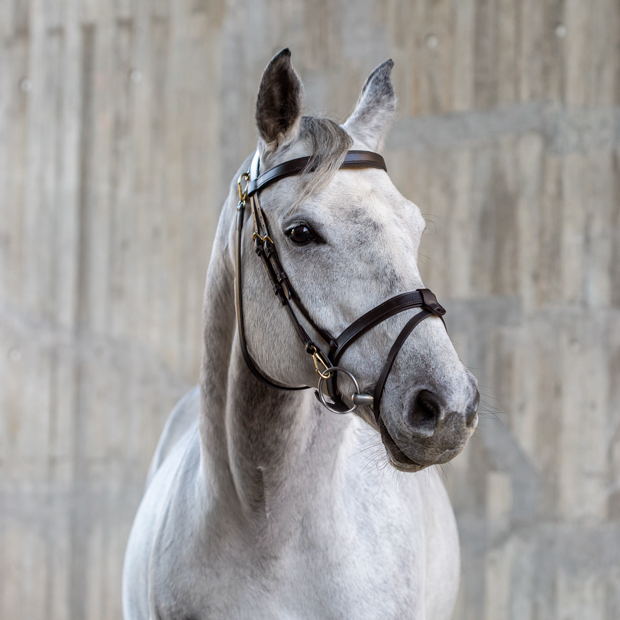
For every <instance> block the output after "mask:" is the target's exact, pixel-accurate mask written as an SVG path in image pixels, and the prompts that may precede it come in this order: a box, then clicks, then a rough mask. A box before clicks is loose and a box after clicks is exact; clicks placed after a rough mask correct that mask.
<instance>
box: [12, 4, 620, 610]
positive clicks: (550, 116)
mask: <svg viewBox="0 0 620 620" xmlns="http://www.w3.org/2000/svg"><path fill="white" fill-rule="evenodd" d="M0 41H1V46H0V209H1V214H0V618H2V619H3V620H17V619H18V618H29V619H30V620H36V619H43V618H46V619H47V618H49V619H58V620H67V619H71V620H85V619H88V620H91V619H92V620H94V619H112V618H119V617H120V571H121V561H122V556H123V550H124V546H125V541H126V538H127V534H128V530H129V527H130V524H131V520H132V517H133V514H134V511H135V509H136V507H137V504H138V502H139V498H140V495H141V490H142V485H143V480H144V474H145V472H146V469H147V466H148V462H149V458H150V456H151V454H152V451H153V448H154V446H155V443H156V441H157V437H158V434H159V432H160V429H161V428H162V426H163V423H164V420H165V418H166V416H167V414H168V412H169V411H170V409H171V407H172V405H173V404H174V402H175V400H176V399H177V398H178V397H180V396H181V395H182V394H183V392H184V391H185V390H186V389H187V388H189V387H190V386H191V385H193V384H194V383H195V382H196V381H197V377H198V365H199V360H200V355H201V336H200V314H201V297H202V290H203V283H204V276H205V272H206V268H207V264H208V257H209V249H210V243H211V239H212V236H213V232H214V226H215V223H216V221H217V218H218V212H219V209H220V205H221V203H222V200H223V198H224V195H225V190H226V186H227V183H228V181H229V179H230V177H231V176H232V174H233V172H234V171H235V169H236V167H237V165H238V163H239V162H240V161H241V160H242V158H244V157H245V156H246V155H247V154H248V153H249V152H250V150H251V148H252V145H253V142H254V137H255V130H254V127H253V120H252V116H253V115H252V112H253V110H252V107H253V98H254V94H255V91H256V88H257V84H258V80H259V77H260V74H261V71H262V69H263V67H264V66H265V64H266V62H267V61H268V59H269V58H270V57H271V55H272V54H273V53H274V52H275V51H277V50H279V49H280V48H281V47H284V46H285V45H287V46H290V47H291V49H292V50H293V59H294V62H295V65H296V67H297V68H298V70H299V72H300V73H301V75H302V77H303V79H304V81H305V83H306V88H307V100H308V107H309V109H310V110H313V111H319V112H322V113H326V114H328V115H331V116H333V117H335V118H337V119H343V118H344V117H345V116H346V114H347V112H348V111H349V110H350V109H351V107H352V106H353V104H354V102H355V99H356V97H357V94H358V92H359V89H360V87H361V84H362V82H363V80H364V78H365V76H366V75H367V74H368V73H369V72H370V70H372V68H373V67H374V66H376V65H377V64H378V63H379V62H381V61H383V60H385V59H386V58H389V57H392V58H394V60H395V62H396V66H395V69H394V82H395V86H396V90H397V93H398V95H399V98H400V106H399V118H398V121H397V123H396V126H395V128H394V131H393V133H392V137H391V139H390V142H389V144H388V148H387V160H388V165H389V167H390V171H391V175H392V178H393V179H394V181H395V183H396V185H397V186H398V187H399V188H400V189H401V191H402V192H403V193H404V194H405V195H406V196H408V197H409V198H411V199H412V200H414V201H415V202H416V203H417V204H418V205H420V207H421V209H422V212H423V213H424V214H425V216H426V218H427V219H428V220H429V227H428V233H427V234H426V235H425V238H424V243H423V248H422V255H423V258H422V271H423V275H424V277H425V282H426V283H427V284H428V285H429V286H431V287H432V288H433V290H434V291H436V292H437V294H438V296H439V298H440V299H441V300H442V301H445V302H446V305H447V306H448V308H449V311H450V312H449V315H448V322H449V326H450V329H451V334H452V337H453V339H454V341H455V342H456V344H457V346H458V348H459V351H460V353H461V355H462V356H463V358H464V360H465V361H466V363H467V364H468V365H469V366H470V367H472V368H473V369H474V372H475V373H476V374H477V376H478V377H479V379H480V383H481V385H482V386H483V387H482V391H483V393H484V400H485V403H486V404H485V406H484V408H485V411H486V412H487V413H488V415H487V416H485V418H484V419H483V420H482V422H481V424H480V428H479V430H478V432H477V433H476V435H475V437H474V439H473V441H472V443H471V445H470V446H469V447H468V448H467V450H466V451H465V452H464V454H463V455H461V456H460V457H459V458H458V459H456V460H455V461H454V463H453V465H452V466H450V467H448V468H446V470H445V476H446V480H447V483H448V486H449V488H450V492H451V494H452V497H453V501H454V506H455V509H456V512H457V516H458V519H459V523H460V531H461V537H462V548H463V580H462V588H461V594H460V598H459V603H458V609H457V612H456V614H455V617H456V618H458V619H459V620H465V619H467V620H481V619H484V620H504V619H511V620H569V619H573V618H574V619H579V620H599V619H600V620H602V619H606V620H617V618H620V430H619V427H620V173H619V168H620V3H619V2H618V0H591V1H588V2H586V1H585V0H418V1H413V0H412V1H406V0H383V1H374V2H373V1H370V0H341V1H331V2H329V1H328V0H315V1H312V2H309V1H306V2H303V1H302V0H0Z"/></svg>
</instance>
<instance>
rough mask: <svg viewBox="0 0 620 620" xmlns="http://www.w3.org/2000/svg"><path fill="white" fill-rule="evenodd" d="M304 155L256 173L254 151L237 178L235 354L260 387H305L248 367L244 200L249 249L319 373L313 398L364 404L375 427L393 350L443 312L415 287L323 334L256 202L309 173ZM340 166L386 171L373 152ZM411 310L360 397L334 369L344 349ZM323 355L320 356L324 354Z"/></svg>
mask: <svg viewBox="0 0 620 620" xmlns="http://www.w3.org/2000/svg"><path fill="white" fill-rule="evenodd" d="M310 159H311V158H310V157H300V158H298V159H292V160H290V161H286V162H284V163H282V164H280V165H278V166H275V167H274V168H271V169H269V170H267V171H266V172H263V173H262V174H260V175H259V163H260V162H259V155H258V152H256V154H255V155H254V159H253V160H252V164H251V166H250V169H249V170H248V172H246V173H244V174H242V175H241V176H240V177H239V181H238V187H239V204H238V206H237V248H236V249H237V251H236V278H235V284H236V285H235V288H236V302H237V323H238V329H239V342H240V344H241V352H242V353H243V358H244V359H245V362H246V364H247V366H248V368H249V369H250V371H251V372H252V374H253V375H254V376H255V377H256V378H257V379H259V380H260V381H261V382H263V383H264V384H266V385H268V386H270V387H273V388H277V389H279V390H305V389H308V387H309V386H303V387H289V386H286V385H281V384H280V383H277V382H275V381H273V380H272V379H270V378H269V377H268V376H267V375H265V374H264V373H263V372H262V371H261V370H260V369H259V368H258V367H257V366H256V364H255V363H254V360H253V359H252V356H251V355H250V352H249V351H248V346H247V340H246V335H245V327H244V319H243V290H242V289H243V286H242V285H243V278H242V263H241V247H242V240H243V223H244V219H245V207H246V204H247V203H248V202H249V204H250V211H251V213H252V219H253V221H254V231H253V233H252V239H253V240H254V250H255V252H256V254H258V256H259V257H260V259H261V260H262V262H263V265H264V267H265V270H266V271H267V275H268V276H269V279H270V281H271V284H272V286H273V291H274V293H275V295H276V296H277V298H278V299H279V300H280V303H281V304H282V306H284V308H285V310H286V311H287V312H288V315H289V317H290V319H291V322H292V324H293V327H294V328H295V331H296V332H297V335H298V337H299V339H300V340H301V343H302V345H303V346H304V348H305V350H306V353H308V354H309V355H311V356H312V360H313V362H314V367H315V369H316V372H317V373H318V375H319V382H318V386H317V393H316V395H317V398H318V399H319V400H320V401H321V403H322V404H323V405H324V406H325V407H326V408H327V409H329V410H330V411H332V412H334V413H349V412H350V411H353V410H354V409H355V408H356V407H357V406H358V405H370V406H371V407H372V409H373V412H374V415H375V419H376V420H377V424H378V423H379V416H380V404H381V397H382V396H383V390H384V388H385V383H386V381H387V379H388V376H389V374H390V371H391V370H392V366H393V365H394V361H395V360H396V356H397V355H398V352H399V351H400V350H401V348H402V347H403V345H404V344H405V341H406V340H407V338H408V337H409V336H410V335H411V333H412V332H413V330H414V329H415V328H416V326H417V325H419V324H420V323H421V322H422V321H423V320H424V319H426V318H428V317H429V316H433V315H434V316H437V317H439V318H441V320H442V321H443V315H444V314H445V313H446V311H445V310H444V308H443V307H442V306H441V305H440V304H439V303H438V302H437V298H436V297H435V295H434V294H433V293H432V292H431V291H430V290H429V289H427V288H423V289H418V290H416V291H411V292H409V293H401V294H400V295H396V296H395V297H392V298H391V299H388V300H387V301H384V302H383V303H382V304H380V305H378V306H376V307H375V308H373V309H372V310H370V311H369V312H367V313H366V314H364V315H363V316H361V317H360V318H359V319H357V320H356V321H354V322H353V323H351V325H349V327H347V328H346V329H345V330H344V331H343V332H342V333H341V334H340V335H339V336H338V337H337V338H334V337H333V336H332V335H331V334H330V333H329V331H327V330H326V329H325V328H323V327H321V326H319V325H317V323H316V322H315V321H314V319H313V318H312V316H311V315H310V313H309V312H308V310H307V309H306V308H305V306H304V304H303V302H302V301H301V299H300V298H299V296H298V295H297V293H296V292H295V289H294V288H293V286H292V285H291V282H290V280H289V279H288V277H287V275H286V272H285V271H284V268H283V267H282V264H281V263H280V259H279V257H278V253H277V251H276V247H275V244H274V242H273V239H272V238H271V235H270V231H269V224H268V222H267V217H266V216H265V213H264V212H263V210H262V209H261V206H260V202H259V199H258V196H259V192H260V191H261V190H263V189H265V188H266V187H268V186H269V185H271V184H272V183H275V182H277V181H279V180H281V179H284V178H285V177H289V176H294V175H298V174H300V173H301V172H312V169H311V168H310V169H309V170H308V169H307V167H308V164H309V162H310ZM340 167H341V168H378V169H381V170H385V171H386V172H387V167H386V165H385V161H384V159H383V157H381V155H378V154H377V153H371V152H370V151H349V152H348V153H347V155H346V156H345V158H344V161H343V162H342V164H341V166H340ZM412 308H421V310H420V312H418V313H417V314H415V315H414V316H413V317H412V318H411V319H410V320H409V321H408V322H407V324H406V325H405V327H403V329H402V331H401V332H400V334H399V335H398V337H397V338H396V340H395V341H394V344H393V345H392V348H391V349H390V352H389V353H388V356H387V360H386V362H385V364H384V365H383V369H382V370H381V374H380V375H379V379H378V380H377V383H376V385H375V389H374V393H373V394H372V395H371V394H362V393H361V392H360V387H359V384H358V382H357V379H356V378H355V377H354V375H353V374H352V373H351V372H350V371H349V370H347V369H345V368H343V367H341V366H339V365H338V364H339V362H340V360H341V358H342V356H343V355H344V353H345V351H346V350H347V349H348V348H349V347H350V346H351V345H352V344H353V343H354V342H355V341H356V340H358V339H359V338H361V337H362V336H363V335H364V334H365V333H366V332H368V331H370V330H371V329H373V328H374V327H376V326H377V325H379V324H380V323H383V321H385V320H387V319H389V318H390V317H392V316H395V315H397V314H400V313H401V312H405V311H406V310H410V309H412ZM297 312H299V313H300V314H301V315H302V316H303V317H304V318H305V319H306V321H307V322H308V323H309V324H310V325H311V326H312V328H313V329H314V330H315V331H316V333H317V334H318V335H319V336H320V337H321V339H322V340H323V341H324V342H325V344H326V345H327V346H326V347H324V348H321V347H319V345H317V344H316V343H315V342H314V341H313V340H312V338H311V337H310V336H309V335H308V332H307V331H306V330H305V328H304V326H303V325H302V324H301V322H300V321H299V319H298V317H297ZM326 349H327V350H328V353H325V350H326ZM338 372H341V373H343V374H345V375H347V376H348V377H349V378H350V379H351V380H352V382H353V384H354V386H355V390H356V391H355V392H354V393H353V394H352V395H351V400H352V402H353V404H352V406H351V407H349V406H348V405H347V404H346V403H345V402H344V401H343V399H342V396H341V394H340V392H339V391H338V387H337V385H336V375H337V373H338ZM325 390H327V395H328V396H329V398H330V399H331V402H329V401H328V400H327V397H326V394H325Z"/></svg>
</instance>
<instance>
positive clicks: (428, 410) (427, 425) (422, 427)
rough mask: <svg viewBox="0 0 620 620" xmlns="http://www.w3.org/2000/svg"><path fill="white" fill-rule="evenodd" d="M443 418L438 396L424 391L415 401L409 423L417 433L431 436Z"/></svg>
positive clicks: (410, 412) (410, 411)
mask: <svg viewBox="0 0 620 620" xmlns="http://www.w3.org/2000/svg"><path fill="white" fill-rule="evenodd" d="M442 417H443V415H442V407H441V405H440V403H439V399H438V398H437V396H435V394H433V393H432V392H429V391H428V390H422V391H421V392H419V393H418V394H417V396H416V397H415V399H414V401H413V404H412V406H411V409H410V410H409V415H408V420H407V421H408V423H409V426H410V427H411V429H412V430H413V431H414V432H415V433H417V434H419V435H426V436H430V435H432V434H433V433H434V432H435V427H436V426H437V422H439V421H440V420H441V418H442Z"/></svg>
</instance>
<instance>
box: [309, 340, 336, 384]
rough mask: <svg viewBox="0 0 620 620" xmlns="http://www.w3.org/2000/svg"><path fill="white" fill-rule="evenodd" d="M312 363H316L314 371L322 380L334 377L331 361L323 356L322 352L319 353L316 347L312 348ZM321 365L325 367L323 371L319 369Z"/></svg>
mask: <svg viewBox="0 0 620 620" xmlns="http://www.w3.org/2000/svg"><path fill="white" fill-rule="evenodd" d="M312 361H313V362H314V370H316V373H317V374H318V375H319V377H321V379H325V380H327V379H329V378H330V377H331V375H332V373H331V368H332V366H331V364H330V363H329V360H328V359H327V358H326V357H325V355H323V353H322V351H319V349H317V348H316V347H312ZM319 364H320V365H321V366H322V367H323V371H322V372H321V369H320V368H319Z"/></svg>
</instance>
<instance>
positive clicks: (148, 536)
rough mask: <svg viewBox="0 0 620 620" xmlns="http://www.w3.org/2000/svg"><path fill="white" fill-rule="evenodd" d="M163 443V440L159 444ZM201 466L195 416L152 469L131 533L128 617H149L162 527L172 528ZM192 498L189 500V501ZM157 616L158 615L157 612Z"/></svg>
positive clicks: (126, 581) (126, 573) (136, 619)
mask: <svg viewBox="0 0 620 620" xmlns="http://www.w3.org/2000/svg"><path fill="white" fill-rule="evenodd" d="M161 444H162V442H161V440H160V445H161ZM199 468H200V443H199V439H198V418H197V417H196V419H195V421H194V423H193V424H191V425H190V426H189V427H188V428H187V429H186V430H185V432H184V433H183V434H182V435H181V437H177V438H176V441H175V442H174V443H172V445H169V446H167V455H166V457H165V458H164V459H163V460H162V463H161V465H160V466H159V467H158V468H156V469H155V471H154V472H153V477H152V479H151V480H150V482H149V484H148V486H147V490H146V493H145V495H144V497H143V498H142V502H141V503H140V507H139V509H138V512H137V514H136V518H135V520H134V523H133V527H132V529H131V533H130V535H129V541H128V544H127V551H126V554H125V563H124V567H123V614H124V617H125V619H126V620H149V619H150V618H151V617H152V614H151V610H150V607H151V605H150V603H149V598H150V595H149V584H150V583H151V582H152V578H153V576H152V574H151V572H152V570H153V568H155V569H156V570H158V569H159V567H157V566H155V567H154V566H153V555H154V554H157V546H158V540H159V539H160V537H161V534H162V531H168V530H169V529H170V523H169V522H170V520H171V519H172V520H174V518H175V513H176V512H177V510H176V508H177V506H176V505H177V503H178V501H179V498H178V495H179V493H181V494H183V493H186V492H191V490H192V489H195V488H196V485H192V484H191V482H192V480H194V481H195V479H196V476H197V475H198V473H199V472H198V470H199ZM190 502H191V499H190V500H188V501H187V502H185V503H186V504H187V503H190ZM154 617H157V615H155V616H154Z"/></svg>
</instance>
